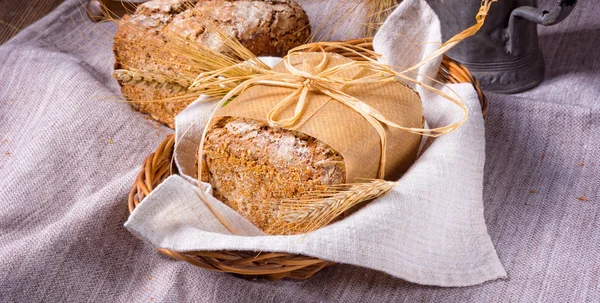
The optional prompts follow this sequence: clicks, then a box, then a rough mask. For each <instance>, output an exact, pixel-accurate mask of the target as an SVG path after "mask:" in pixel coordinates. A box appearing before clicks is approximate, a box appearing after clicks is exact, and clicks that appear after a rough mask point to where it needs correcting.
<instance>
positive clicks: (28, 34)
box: [0, 0, 600, 302]
mask: <svg viewBox="0 0 600 303" xmlns="http://www.w3.org/2000/svg"><path fill="white" fill-rule="evenodd" d="M541 2H543V3H544V4H546V5H550V4H552V3H553V2H554V1H552V0H547V1H541ZM75 3H76V1H67V2H66V3H64V4H63V5H62V6H60V7H59V8H58V9H57V10H56V11H54V12H53V13H51V14H50V15H49V16H47V17H46V18H44V19H43V20H41V21H40V22H38V23H36V24H34V25H33V26H32V27H30V28H28V29H26V30H24V31H23V32H21V33H20V34H19V35H18V36H17V37H15V39H13V40H11V41H9V42H8V43H7V44H5V45H3V46H2V47H0V140H2V141H0V142H3V143H0V176H2V177H1V178H0V301H1V302H12V301H18V302H37V301H48V302H56V301H58V302H63V301H64V302H80V301H92V302H94V301H102V302H126V301H130V300H131V299H133V301H135V302H139V301H146V302H147V301H161V302H178V301H205V302H240V301H248V302H261V301H266V302H279V301H299V302H314V301H329V302H331V301H334V302H335V301H342V302H348V301H364V302H380V301H381V302H385V301H425V302H433V301H448V302H456V301H472V302H481V301H484V302H495V301H501V302H515V301H521V302H532V301H544V302H552V301H554V302H569V301H571V302H598V301H599V300H600V232H599V231H600V196H599V190H600V177H599V176H600V164H599V160H598V159H600V148H599V147H600V146H599V145H600V132H599V131H598V130H599V129H600V106H599V105H598V96H600V84H599V83H600V48H599V47H598V46H600V19H598V18H597V17H598V15H599V13H600V9H599V7H598V6H597V5H594V3H592V1H580V3H578V7H577V8H576V10H575V11H574V12H573V13H572V15H571V16H569V18H568V19H567V20H565V21H564V22H563V23H561V24H559V25H557V26H554V27H548V28H540V33H541V42H540V44H541V47H542V49H543V51H544V53H545V58H546V62H547V66H548V68H547V72H546V76H547V79H546V82H544V83H543V84H542V85H541V86H539V87H537V88H535V89H533V90H531V91H528V92H525V93H521V94H516V95H497V94H492V93H488V94H487V95H488V97H489V98H490V111H489V113H488V120H487V124H486V140H487V142H486V152H487V160H486V168H485V174H486V177H485V182H484V202H485V217H486V222H487V224H488V230H489V233H490V235H491V237H492V242H493V243H494V245H495V246H496V249H497V251H498V254H499V256H500V259H501V260H502V262H503V265H504V266H505V267H506V270H507V271H508V273H509V278H508V279H506V280H498V281H493V282H489V283H486V284H484V285H480V286H474V287H468V288H437V287H425V286H419V285H415V284H410V283H407V282H404V281H402V280H399V279H394V278H391V277H389V276H386V275H385V274H382V273H380V272H376V271H370V270H365V269H361V268H357V267H353V266H346V265H337V266H334V267H331V268H328V269H326V270H324V271H322V272H320V273H319V274H317V275H316V276H315V277H313V278H311V279H309V280H307V281H303V282H296V281H287V280H284V281H278V282H268V281H252V280H245V279H241V278H237V277H234V276H231V275H227V274H221V273H212V272H208V271H204V270H200V269H197V268H194V267H193V266H190V265H188V264H185V263H182V262H175V261H172V260H169V259H168V258H166V257H163V256H160V255H159V254H158V253H157V252H156V251H154V250H153V249H152V248H151V247H150V246H148V245H146V244H144V243H142V242H141V241H138V240H136V239H135V238H134V237H133V236H132V235H131V234H129V233H128V232H127V231H126V230H125V229H124V227H123V226H122V223H123V222H124V221H125V220H126V218H127V210H126V207H125V199H126V195H127V192H128V190H129V185H130V184H131V182H132V181H133V179H134V177H135V175H136V173H137V171H138V169H139V166H140V165H141V163H142V161H143V159H144V158H145V157H146V155H147V154H148V153H150V152H151V151H152V150H153V149H154V148H156V146H157V145H158V144H159V142H160V140H161V139H162V138H163V136H164V135H165V134H166V133H168V130H167V129H164V128H161V127H158V126H157V125H156V124H155V123H154V122H152V121H150V120H147V119H144V118H143V117H142V116H140V115H138V114H136V113H135V112H133V111H130V109H129V108H128V106H127V105H126V104H122V103H116V102H107V101H106V100H104V101H103V100H98V99H94V98H91V97H90V96H95V95H111V94H115V92H116V91H117V88H116V84H115V83H114V81H112V80H111V78H110V68H111V64H107V63H106V62H107V60H111V54H110V46H109V45H105V46H101V45H97V44H96V43H95V42H93V41H89V40H87V39H85V38H82V36H81V35H80V33H79V31H82V32H84V33H86V34H87V35H96V37H97V36H105V37H106V36H107V34H106V33H101V32H97V33H95V34H94V33H93V31H92V29H90V28H87V26H85V24H82V22H79V26H78V27H75V26H74V25H73V23H72V21H71V19H70V17H73V18H77V17H78V16H79V14H78V13H77V12H76V11H75V10H74V5H75ZM104 40H105V42H107V43H110V40H109V39H104ZM82 130H83V131H82ZM584 198H585V199H584ZM580 199H581V200H580ZM586 200H587V201H586Z"/></svg>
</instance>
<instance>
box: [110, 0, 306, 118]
mask: <svg viewBox="0 0 600 303" xmlns="http://www.w3.org/2000/svg"><path fill="white" fill-rule="evenodd" d="M201 18H208V19H210V20H211V21H213V22H214V24H215V25H217V27H218V28H219V29H220V30H221V31H222V32H223V33H225V34H226V35H228V36H230V37H235V38H236V39H237V40H239V41H240V42H241V43H242V44H243V45H244V46H245V47H246V48H248V49H249V50H250V51H252V52H253V53H254V54H255V55H257V56H283V55H285V54H286V53H287V51H288V50H289V49H291V48H293V47H295V46H298V45H301V44H303V43H305V42H306V41H307V40H308V39H309V37H310V25H309V22H308V17H307V15H306V13H305V12H304V10H303V9H302V7H300V6H299V5H298V4H297V3H296V2H295V1H294V0H201V1H199V0H153V1H149V2H146V3H144V4H142V5H140V6H139V7H138V9H137V10H136V12H135V13H134V14H131V15H126V16H124V17H123V19H122V20H121V21H120V23H119V29H118V30H117V33H116V35H115V40H114V41H115V42H114V43H115V44H114V54H115V69H121V68H123V69H130V70H146V71H158V72H160V73H161V74H163V75H167V76H168V75H176V74H177V75H184V76H187V77H191V78H192V79H193V78H194V77H195V76H197V75H198V74H199V73H200V72H201V71H199V70H195V69H194V67H193V64H189V63H190V60H191V59H189V58H187V57H185V56H181V55H178V54H177V53H174V52H172V51H170V50H168V49H165V48H163V47H161V46H164V45H165V44H167V43H169V42H170V41H171V39H179V37H184V38H186V39H191V40H192V41H195V42H196V43H200V44H203V45H206V46H209V47H210V48H211V49H213V50H216V51H222V50H221V45H218V44H217V43H215V41H214V39H212V38H211V35H210V34H207V33H206V32H205V29H204V25H203V21H202V20H201ZM173 33H177V37H174V35H173ZM120 84H121V90H122V93H123V95H124V96H125V98H126V99H128V100H129V101H133V102H131V103H130V104H131V105H132V106H133V107H134V108H135V109H137V110H139V111H141V112H144V113H147V114H149V115H151V116H152V117H153V118H154V119H156V120H158V121H159V122H161V123H164V124H166V125H168V126H170V127H173V126H174V117H175V115H177V114H178V113H179V112H180V111H182V110H183V109H184V108H185V107H186V106H187V105H188V104H189V103H190V102H191V101H193V100H192V99H189V98H179V99H177V97H181V96H183V95H184V92H183V90H182V87H180V86H178V85H171V86H169V87H164V86H161V87H156V86H155V85H152V83H150V84H149V83H145V82H139V83H136V82H127V83H123V82H121V83H120ZM169 98H171V99H173V102H152V101H155V100H165V99H169ZM136 101H137V102H136Z"/></svg>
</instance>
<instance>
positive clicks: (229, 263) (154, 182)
mask: <svg viewBox="0 0 600 303" xmlns="http://www.w3.org/2000/svg"><path fill="white" fill-rule="evenodd" d="M345 42H346V43H349V44H353V45H359V46H361V47H364V48H367V49H372V46H373V38H361V39H353V40H347V41H345ZM326 51H328V52H336V53H341V54H342V55H348V54H347V53H343V52H342V51H340V50H339V49H337V50H336V49H334V48H326ZM350 57H351V58H353V59H360V58H357V57H355V56H350ZM437 78H438V79H439V80H441V81H443V82H445V83H471V84H472V85H473V87H474V89H475V91H476V92H477V95H478V97H479V101H480V103H481V110H482V114H483V116H484V118H485V116H486V113H487V107H488V103H487V99H486V97H485V95H484V94H483V91H482V90H481V85H480V84H479V81H477V79H475V78H474V77H473V76H472V75H471V72H469V70H468V69H467V68H466V67H465V66H464V65H462V64H460V63H458V62H456V61H454V60H452V59H451V58H449V57H447V56H444V57H443V59H442V64H441V66H440V70H439V71H438V74H437ZM174 145H175V136H174V134H170V135H168V136H167V137H166V138H165V139H164V140H163V141H162V143H161V144H160V145H159V146H158V148H157V149H156V151H155V152H153V153H151V154H150V155H149V156H148V157H147V158H146V160H145V161H144V164H143V165H142V169H141V171H140V173H139V174H138V176H137V178H136V180H135V183H134V185H133V187H132V188H131V191H130V192H129V198H128V208H129V212H130V213H131V212H133V210H134V209H135V207H136V206H137V205H138V204H139V203H141V202H142V201H143V199H144V198H145V197H146V196H147V195H148V194H150V192H151V191H152V190H153V189H154V188H156V186H158V185H159V184H160V183H162V182H163V181H164V180H165V179H166V178H167V177H169V176H170V175H172V174H178V172H177V168H176V167H175V166H174V165H173V166H172V161H171V157H172V155H173V148H174ZM157 250H158V251H160V252H161V253H163V254H165V255H167V256H170V257H172V258H174V259H178V260H182V261H185V262H188V263H190V264H193V265H196V266H198V267H201V268H204V269H207V270H212V271H218V272H228V273H233V274H238V275H242V276H246V277H261V278H266V279H268V280H279V279H282V278H290V279H296V280H304V279H308V278H310V277H311V276H312V275H314V274H315V273H317V272H318V271H320V270H321V269H323V268H325V267H328V266H331V265H333V264H335V263H334V262H331V261H327V260H321V259H318V258H315V257H310V256H304V255H298V254H290V253H285V252H249V251H234V250H228V251H194V252H185V253H183V252H175V251H171V250H167V249H162V248H157Z"/></svg>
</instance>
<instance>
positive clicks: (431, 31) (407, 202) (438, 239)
mask: <svg viewBox="0 0 600 303" xmlns="http://www.w3.org/2000/svg"><path fill="white" fill-rule="evenodd" d="M402 32H410V33H411V34H413V35H414V36H416V37H425V38H432V39H437V41H440V40H441V34H440V26H439V20H438V19H437V16H436V15H435V13H434V12H433V10H432V9H431V8H430V7H429V5H427V3H425V2H424V1H420V0H415V1H413V0H407V1H404V2H403V3H402V4H401V5H400V6H399V7H398V8H397V9H396V10H395V11H394V13H393V14H392V15H391V16H390V17H389V19H388V21H386V22H385V24H383V26H382V28H381V30H380V31H379V33H377V36H375V39H374V41H373V47H374V49H375V51H376V52H378V53H381V54H382V55H383V57H384V58H385V59H386V60H387V61H389V62H390V64H392V66H399V67H410V66H413V65H414V64H416V63H418V62H420V61H421V60H422V59H423V57H424V56H425V55H427V54H429V53H430V52H431V51H433V49H431V50H430V51H425V50H423V48H424V47H425V48H432V47H431V45H432V44H422V46H423V47H422V46H420V45H414V46H411V47H406V46H405V45H403V46H404V51H403V52H402V53H399V52H397V51H396V50H397V49H398V48H399V46H401V45H402V42H404V41H405V40H404V38H403V37H402V36H399V35H398V33H402ZM429 41H435V40H429ZM434 48H435V47H434ZM440 59H441V58H440ZM436 61H437V62H433V64H429V65H428V67H425V68H422V69H420V70H418V73H419V74H421V75H425V76H428V77H435V75H436V73H437V70H438V68H439V61H440V60H436ZM418 88H419V89H420V88H421V87H420V86H419V87H418ZM440 89H442V90H443V91H444V92H445V93H446V94H448V95H452V92H451V91H450V90H449V89H453V90H454V91H456V92H457V93H458V94H459V95H460V96H461V97H462V99H463V100H464V101H465V103H466V104H467V106H468V107H469V108H470V117H469V119H468V121H467V122H466V123H465V124H463V125H462V126H461V127H460V128H459V129H458V130H456V131H454V132H452V133H450V134H448V135H445V136H443V137H440V138H430V139H429V141H430V142H428V144H427V146H428V148H427V149H426V151H424V152H423V153H422V154H421V156H420V157H419V158H418V159H417V161H416V162H415V163H414V164H413V165H412V167H411V168H410V170H409V171H408V172H407V173H406V174H405V175H404V176H403V177H402V178H400V180H398V181H399V184H398V185H397V186H396V187H395V188H394V189H393V190H392V191H391V192H390V193H389V194H387V195H384V196H383V197H380V198H378V199H376V200H375V201H373V202H370V203H369V204H368V205H367V206H365V207H363V208H361V209H360V210H359V211H357V212H356V213H354V214H353V215H352V216H350V217H348V218H345V219H344V220H341V221H340V222H336V223H335V224H332V225H330V226H327V227H325V228H321V229H319V230H317V231H314V232H311V233H308V234H304V235H294V236H267V235H265V234H264V233H262V232H260V231H258V230H257V229H256V228H250V227H249V226H251V224H250V222H248V221H247V220H246V219H245V218H243V217H242V216H240V215H238V214H237V213H235V211H232V210H231V209H228V208H227V207H224V205H223V203H221V202H220V201H218V200H217V199H215V198H214V197H212V196H208V197H207V201H206V203H209V204H211V205H212V208H218V213H219V214H220V215H221V216H223V217H225V218H226V220H227V221H228V222H230V223H231V224H233V225H234V227H235V229H236V230H238V231H240V233H241V234H239V235H233V234H232V233H231V232H229V231H228V230H227V229H226V228H224V226H223V225H222V223H221V222H220V221H219V220H218V219H217V218H216V217H215V214H214V213H213V211H212V210H211V208H209V207H207V206H206V205H205V202H203V201H202V200H201V198H200V197H201V196H200V194H199V188H198V187H197V183H196V184H191V183H188V182H186V181H185V180H184V179H183V178H182V177H179V176H171V177H169V178H168V179H167V180H166V181H165V182H164V183H163V184H161V185H159V186H158V187H157V188H156V189H155V190H154V191H153V192H152V193H150V195H148V197H146V198H145V199H144V202H143V203H142V204H140V205H139V206H138V207H137V208H136V209H135V210H134V211H133V213H132V214H131V216H130V218H129V220H128V221H127V223H126V224H125V227H127V229H128V230H130V231H131V232H133V233H134V234H136V235H137V236H138V237H139V238H141V239H144V240H146V241H148V242H149V243H151V244H152V245H154V246H155V247H160V248H167V249H171V250H174V251H179V252H185V251H198V250H250V251H269V252H289V253H294V254H302V255H309V256H314V257H317V258H320V259H325V260H330V261H335V262H339V263H344V264H354V265H359V266H363V267H368V268H373V269H378V270H381V271H384V272H387V273H389V274H391V275H393V276H396V277H400V278H403V279H405V280H408V281H412V282H416V283H420V284H428V285H438V286H467V285H473V284H479V283H482V282H485V281H488V280H491V279H496V278H500V277H505V276H506V272H505V271H504V269H503V268H502V265H501V264H500V262H499V260H498V257H497V254H496V251H495V250H494V248H493V245H492V243H491V241H490V238H489V236H488V233H487V230H486V226H485V222H484V220H483V201H482V189H483V165H484V160H485V143H484V136H485V135H484V127H483V117H482V115H481V105H480V102H479V99H478V97H477V93H476V92H475V90H474V89H473V87H472V85H470V84H460V85H451V86H450V87H449V88H441V87H440ZM420 90H421V92H420V94H421V96H422V100H423V107H424V112H425V118H426V119H427V121H428V123H430V125H431V127H442V126H445V125H449V124H451V123H453V122H456V121H460V119H461V118H462V115H463V112H462V111H461V110H460V109H459V108H458V107H457V106H453V104H452V103H451V101H449V100H447V99H445V98H443V97H441V96H438V95H436V94H434V93H432V92H430V91H426V90H424V89H420ZM198 102H199V104H194V105H192V106H190V107H188V108H187V109H186V110H184V112H182V114H181V115H179V116H177V118H176V132H177V144H179V143H181V145H179V146H177V148H176V150H175V159H176V160H177V163H178V165H179V171H180V172H182V173H184V174H187V175H188V176H190V177H193V175H194V172H195V169H196V165H195V163H196V151H197V150H198V146H199V145H200V142H199V139H200V138H201V137H202V134H203V130H204V127H203V126H204V125H205V124H206V121H207V119H208V117H209V116H210V112H211V105H212V102H210V103H209V102H200V101H198ZM308 102H310V100H309V101H308ZM384 114H385V113H384ZM199 117H201V118H200V119H199ZM388 118H390V119H392V120H394V119H393V117H388ZM390 144H393V143H392V142H390ZM204 185H205V186H210V185H209V184H204ZM200 221H202V222H200Z"/></svg>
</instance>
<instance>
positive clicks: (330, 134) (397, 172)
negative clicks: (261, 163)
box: [210, 53, 424, 183]
mask: <svg viewBox="0 0 600 303" xmlns="http://www.w3.org/2000/svg"><path fill="white" fill-rule="evenodd" d="M327 56H328V60H327V64H326V66H325V67H324V69H327V68H330V67H332V66H336V65H340V64H344V63H347V62H349V61H352V60H351V59H348V58H345V57H343V56H340V55H337V54H330V53H327ZM322 58H323V53H303V54H302V55H301V56H295V57H293V58H291V63H292V64H293V66H294V67H296V68H298V69H303V70H309V69H310V67H311V66H316V65H318V64H319V62H321V60H322ZM273 70H274V71H277V72H284V73H285V72H287V69H286V67H285V65H284V64H283V62H282V63H280V64H278V65H277V66H275V67H274V68H273ZM365 73H370V72H368V71H365V70H364V69H362V68H361V67H355V68H353V69H351V70H347V71H345V72H343V73H340V74H339V75H340V76H344V77H349V78H354V77H356V76H358V75H360V76H364V75H365ZM338 87H339V88H338V89H340V90H341V91H342V92H344V93H346V94H349V95H351V96H353V97H355V98H357V99H359V100H361V101H363V102H365V103H367V104H368V105H370V106H372V107H373V108H375V109H377V110H379V111H380V112H381V113H383V114H384V115H385V116H386V117H387V118H388V119H389V120H391V121H392V122H394V123H396V124H399V125H401V126H405V127H414V128H422V127H423V123H424V119H423V107H422V104H421V99H420V97H419V95H418V94H417V93H416V92H415V91H414V90H412V89H411V88H409V87H408V86H406V85H405V84H403V83H401V82H399V81H393V82H382V83H367V84H358V85H345V86H342V85H339V86H338ZM292 92H294V89H292V88H284V87H274V86H266V85H255V86H252V87H250V88H248V89H247V90H245V91H244V92H243V93H241V94H240V95H239V96H238V97H236V98H235V99H233V100H231V101H230V102H229V103H228V104H227V105H226V106H225V107H223V108H221V109H219V110H218V111H217V112H216V113H215V115H214V118H213V120H212V123H211V124H210V126H212V125H213V124H214V123H215V122H216V121H218V120H219V119H220V118H223V117H241V118H249V119H255V120H258V121H263V122H266V121H267V119H266V117H267V114H268V113H269V112H270V111H271V110H272V109H273V108H274V107H275V105H276V104H277V103H279V102H280V101H281V100H283V99H284V98H285V97H286V96H288V95H289V94H291V93H292ZM307 100H308V104H307V106H306V108H305V110H304V112H303V114H302V116H301V118H300V119H299V120H298V122H297V123H296V124H295V125H294V126H293V127H290V128H287V129H291V130H295V131H299V132H302V133H304V134H307V135H309V136H312V137H314V138H317V139H319V140H321V141H323V142H325V143H327V144H328V145H329V146H331V147H332V148H334V149H335V150H336V151H338V152H339V153H340V154H341V155H342V156H343V157H344V161H345V164H346V181H347V182H348V183H352V182H358V181H360V179H364V178H372V179H374V178H377V173H378V170H379V163H380V157H381V147H380V137H379V135H378V133H377V131H376V130H375V129H374V128H373V126H372V125H370V124H369V123H368V122H367V121H366V119H365V118H363V117H362V116H361V115H360V114H359V113H358V112H356V111H355V110H353V109H352V108H350V107H348V106H346V105H344V104H342V103H340V102H338V101H336V100H334V99H332V98H330V97H329V96H326V95H324V94H323V93H321V92H319V91H317V90H314V89H311V90H310V91H309V95H308V99H307ZM294 107H295V104H290V105H289V106H287V107H286V108H285V109H284V110H282V111H281V112H280V113H279V115H278V117H277V118H280V117H290V116H292V115H293V113H294ZM384 128H385V130H386V135H387V142H388V143H387V150H386V151H385V152H386V153H387V161H386V165H385V179H387V180H394V179H397V178H399V177H400V176H401V175H402V174H403V173H404V172H405V171H406V170H407V169H408V168H409V167H410V165H411V164H412V163H413V162H414V161H415V159H416V157H417V152H418V148H419V144H420V139H421V136H420V135H417V134H412V133H408V132H406V131H402V130H399V129H395V128H391V127H387V126H384Z"/></svg>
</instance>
